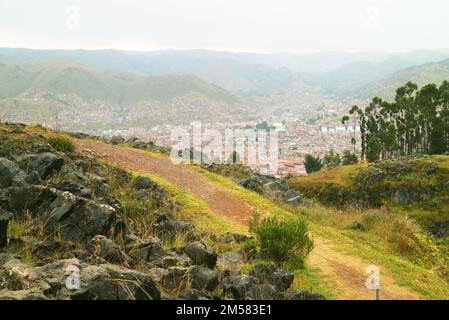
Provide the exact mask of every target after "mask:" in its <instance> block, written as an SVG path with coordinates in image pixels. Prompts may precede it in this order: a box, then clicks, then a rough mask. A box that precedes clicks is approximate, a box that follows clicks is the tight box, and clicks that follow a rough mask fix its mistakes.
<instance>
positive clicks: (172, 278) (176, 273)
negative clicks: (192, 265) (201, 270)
mask: <svg viewBox="0 0 449 320" xmlns="http://www.w3.org/2000/svg"><path fill="white" fill-rule="evenodd" d="M188 271H189V268H184V267H171V268H168V269H167V273H166V274H164V275H163V276H162V281H161V284H162V286H163V287H164V288H165V289H167V290H183V289H185V288H186V287H187V286H188V284H189V283H190V277H189V274H188Z"/></svg>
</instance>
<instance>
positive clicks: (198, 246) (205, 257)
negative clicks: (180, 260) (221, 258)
mask: <svg viewBox="0 0 449 320" xmlns="http://www.w3.org/2000/svg"><path fill="white" fill-rule="evenodd" d="M184 253H185V254H186V255H187V256H188V257H189V258H190V259H191V260H192V262H193V263H194V264H197V265H204V266H206V267H208V268H210V269H213V268H214V267H215V265H216V264H217V258H218V255H217V254H216V253H215V252H214V250H213V249H212V248H211V247H210V246H209V245H208V244H207V243H205V242H201V241H194V242H191V243H189V244H187V245H186V247H185V248H184Z"/></svg>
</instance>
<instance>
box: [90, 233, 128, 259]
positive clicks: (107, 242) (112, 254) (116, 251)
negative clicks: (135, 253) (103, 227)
mask: <svg viewBox="0 0 449 320" xmlns="http://www.w3.org/2000/svg"><path fill="white" fill-rule="evenodd" d="M90 243H91V245H92V247H93V251H94V254H95V255H96V256H99V257H101V258H102V259H104V260H106V261H108V262H110V263H124V262H127V261H129V260H130V259H129V257H128V256H127V255H126V253H125V252H123V250H122V249H121V248H120V247H119V246H118V245H117V244H116V243H115V242H114V241H112V240H111V239H108V238H107V237H105V236H102V235H96V236H95V237H93V238H92V239H91V240H90Z"/></svg>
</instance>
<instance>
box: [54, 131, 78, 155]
mask: <svg viewBox="0 0 449 320" xmlns="http://www.w3.org/2000/svg"><path fill="white" fill-rule="evenodd" d="M48 143H49V144H50V145H51V146H52V147H53V148H54V149H56V150H57V151H61V152H66V153H70V152H74V151H75V145H74V144H73V142H72V140H70V139H69V138H67V137H65V136H63V135H59V136H56V137H53V138H50V139H48Z"/></svg>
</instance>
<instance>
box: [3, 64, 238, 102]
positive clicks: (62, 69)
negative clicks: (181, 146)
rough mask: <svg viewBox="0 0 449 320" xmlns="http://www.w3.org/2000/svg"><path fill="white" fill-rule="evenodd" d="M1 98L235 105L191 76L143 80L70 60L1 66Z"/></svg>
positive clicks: (227, 96)
mask: <svg viewBox="0 0 449 320" xmlns="http://www.w3.org/2000/svg"><path fill="white" fill-rule="evenodd" d="M0 81H1V83H4V84H5V85H4V86H2V87H1V88H0V99H7V98H15V97H17V96H20V95H23V94H25V93H26V92H29V91H32V90H41V91H45V92H47V91H48V92H52V93H55V94H76V95H77V96H79V97H80V98H82V99H84V100H87V101H92V100H104V101H109V102H113V103H119V104H121V103H136V102H139V101H142V100H146V101H154V100H160V101H168V100H170V99H173V98H176V97H182V96H185V95H188V94H192V93H194V94H199V95H202V96H204V97H205V98H207V99H210V100H213V101H219V102H224V103H235V102H237V101H238V98H237V97H235V96H233V95H232V94H230V93H228V92H227V91H225V90H223V89H221V88H219V87H216V86H214V85H211V84H208V83H206V82H204V81H202V80H201V79H199V78H197V77H194V76H188V75H184V76H182V75H180V76H152V77H143V76H139V75H135V74H131V73H125V72H111V71H100V70H96V69H92V68H89V67H85V66H83V65H81V64H78V63H75V62H71V61H67V60H64V61H59V60H58V61H57V60H52V61H47V62H39V63H26V64H2V65H0Z"/></svg>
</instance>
